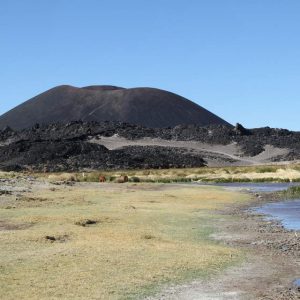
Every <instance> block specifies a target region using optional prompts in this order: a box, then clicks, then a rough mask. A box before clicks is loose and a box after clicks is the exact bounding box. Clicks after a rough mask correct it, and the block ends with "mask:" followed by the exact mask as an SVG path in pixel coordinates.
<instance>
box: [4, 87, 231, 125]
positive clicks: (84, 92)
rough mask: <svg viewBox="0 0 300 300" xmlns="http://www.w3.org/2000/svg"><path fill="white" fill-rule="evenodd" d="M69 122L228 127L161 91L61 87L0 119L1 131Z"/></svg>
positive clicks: (29, 101)
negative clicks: (118, 122)
mask: <svg viewBox="0 0 300 300" xmlns="http://www.w3.org/2000/svg"><path fill="white" fill-rule="evenodd" d="M71 121H86V122H90V121H97V122H102V121H120V122H126V123H131V124H138V125H142V126H146V127H151V128H163V127H174V126H176V125H183V124H184V125H189V124H194V125H200V126H207V125H228V126H230V124H229V123H227V122H226V121H224V120H223V119H221V118H220V117H218V116H216V115H215V114H213V113H211V112H209V111H208V110H206V109H205V108H203V107H201V106H199V105H197V104H196V103H194V102H192V101H190V100H188V99H186V98H184V97H181V96H179V95H176V94H174V93H171V92H168V91H165V90H161V89H156V88H144V87H142V88H128V89H126V88H121V87H117V86H109V85H101V86H87V87H82V88H77V87H74V86H69V85H62V86H57V87H55V88H52V89H50V90H48V91H46V92H44V93H42V94H40V95H37V96H35V97H34V98H31V99H29V100H28V101H26V102H24V103H22V104H20V105H19V106H17V107H15V108H13V109H12V110H10V111H8V112H7V113H5V114H3V115H2V116H0V129H3V128H4V127H7V126H9V127H11V128H13V129H16V130H19V129H25V128H30V127H32V126H33V125H34V124H36V123H39V124H50V123H55V122H60V123H67V122H71Z"/></svg>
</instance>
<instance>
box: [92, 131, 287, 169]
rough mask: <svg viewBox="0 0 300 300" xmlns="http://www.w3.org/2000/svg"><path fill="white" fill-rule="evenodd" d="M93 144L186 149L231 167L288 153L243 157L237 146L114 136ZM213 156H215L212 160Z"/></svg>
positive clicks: (267, 152) (273, 150)
mask: <svg viewBox="0 0 300 300" xmlns="http://www.w3.org/2000/svg"><path fill="white" fill-rule="evenodd" d="M90 142H91V143H96V144H100V145H103V146H105V147H107V148H108V149H110V150H115V149H119V148H122V147H126V146H161V147H173V148H174V147H175V148H184V149H187V150H193V151H198V152H200V153H202V154H203V157H205V160H207V162H208V165H209V166H214V165H215V164H216V159H217V162H218V163H217V165H220V163H221V162H222V161H223V163H225V162H226V160H228V159H230V160H233V161H235V163H234V162H232V161H231V162H230V164H231V165H257V164H262V163H265V162H271V161H272V158H274V157H277V156H279V155H284V154H287V153H288V150H287V149H280V148H275V147H273V146H266V148H265V151H263V152H262V153H260V154H259V155H257V156H254V157H247V156H241V155H240V153H241V150H240V149H239V148H238V147H237V145H235V144H229V145H210V144H206V143H201V142H197V141H173V140H162V139H158V138H156V139H151V138H143V139H140V140H128V139H126V138H123V137H120V136H117V135H114V136H111V137H105V136H101V137H99V139H91V140H90ZM211 156H214V157H213V158H211Z"/></svg>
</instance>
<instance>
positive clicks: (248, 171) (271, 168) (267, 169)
mask: <svg viewBox="0 0 300 300" xmlns="http://www.w3.org/2000/svg"><path fill="white" fill-rule="evenodd" d="M100 175H101V176H105V177H106V179H107V181H114V180H115V179H116V178H117V177H118V176H121V175H128V176H129V179H130V180H131V181H133V182H134V181H139V182H152V183H153V182H159V183H172V182H192V181H200V182H224V183H226V182H291V181H293V182H300V165H299V164H296V163H294V164H292V163H290V164H285V165H258V166H248V167H221V168H207V167H202V168H185V169H149V170H121V171H98V172H81V173H72V174H68V173H55V174H50V175H49V174H38V176H42V177H46V178H49V179H50V180H52V181H56V180H74V181H83V182H98V180H99V176H100Z"/></svg>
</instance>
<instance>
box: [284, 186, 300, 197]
mask: <svg viewBox="0 0 300 300" xmlns="http://www.w3.org/2000/svg"><path fill="white" fill-rule="evenodd" d="M282 194H283V195H284V196H285V197H286V198H298V197H300V186H292V187H290V188H288V189H287V190H285V191H282Z"/></svg>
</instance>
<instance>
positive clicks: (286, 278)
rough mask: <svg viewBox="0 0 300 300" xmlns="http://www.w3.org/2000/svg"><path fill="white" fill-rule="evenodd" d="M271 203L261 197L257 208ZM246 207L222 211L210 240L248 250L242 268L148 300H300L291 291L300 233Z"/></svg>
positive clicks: (299, 267) (299, 268) (299, 269)
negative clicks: (249, 210)
mask: <svg viewBox="0 0 300 300" xmlns="http://www.w3.org/2000/svg"><path fill="white" fill-rule="evenodd" d="M267 200H268V199H267V198H265V199H261V198H260V200H259V201H257V204H258V203H260V204H261V203H262V202H263V201H267ZM253 204H255V202H254V203H253ZM253 204H252V205H253ZM246 208H248V205H246V206H240V207H235V208H230V209H227V210H226V211H223V212H220V214H221V215H223V216H224V217H221V218H220V220H219V223H218V224H217V227H218V234H214V235H213V236H212V237H213V238H214V239H216V240H218V241H220V242H221V243H225V244H228V245H231V246H233V247H238V248H240V249H242V250H244V251H245V253H246V259H245V261H244V262H243V263H242V264H241V265H240V266H236V267H232V268H229V269H227V270H226V271H225V272H223V273H222V274H219V275H218V276H215V277H212V278H210V279H209V280H197V281H194V282H191V283H188V284H185V285H178V286H169V287H166V288H165V289H164V290H163V291H162V292H161V293H160V294H159V295H157V296H155V297H149V298H147V300H158V299H162V300H171V299H172V300H179V299H180V300H198V299H199V300H221V299H225V300H227V299H228V300H229V299H230V300H231V299H232V300H252V299H264V300H267V299H274V300H283V299H284V300H293V299H300V292H299V291H297V290H296V288H295V287H293V281H294V280H295V279H296V278H300V234H298V235H297V234H295V233H294V232H288V231H286V230H285V229H283V228H282V226H281V225H280V224H278V223H276V222H271V221H265V220H263V219H262V217H261V216H260V215H254V214H251V213H249V212H245V209H246ZM225 216H226V217H225ZM228 216H231V218H228ZM232 217H234V218H232Z"/></svg>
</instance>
